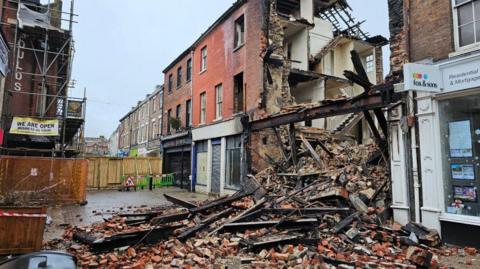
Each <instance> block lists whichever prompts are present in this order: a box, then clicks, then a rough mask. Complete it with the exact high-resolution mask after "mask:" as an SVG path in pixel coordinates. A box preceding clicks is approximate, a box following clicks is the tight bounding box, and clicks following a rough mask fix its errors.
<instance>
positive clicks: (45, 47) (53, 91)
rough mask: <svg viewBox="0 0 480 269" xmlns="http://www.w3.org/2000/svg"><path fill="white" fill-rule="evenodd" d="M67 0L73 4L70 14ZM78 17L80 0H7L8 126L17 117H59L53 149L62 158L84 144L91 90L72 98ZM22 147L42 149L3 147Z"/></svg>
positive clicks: (5, 125)
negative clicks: (80, 96) (87, 106)
mask: <svg viewBox="0 0 480 269" xmlns="http://www.w3.org/2000/svg"><path fill="white" fill-rule="evenodd" d="M46 1H47V0H43V2H46ZM64 2H70V8H69V11H67V12H65V11H64V9H63V7H64ZM77 16H78V15H77V14H74V0H64V1H62V0H48V3H41V1H40V0H7V1H4V4H3V6H2V19H1V25H2V30H3V31H4V33H6V36H7V42H8V44H9V46H10V63H11V64H10V72H9V74H8V75H7V80H6V83H5V96H4V111H3V115H2V125H3V126H2V127H3V128H4V129H7V128H9V125H10V124H11V121H12V119H13V117H15V116H17V117H18V116H28V117H31V118H37V119H40V120H46V119H57V120H58V122H59V133H60V135H59V136H58V137H56V138H55V140H54V141H52V145H53V148H52V150H51V152H52V155H54V154H55V155H56V156H59V157H66V155H68V154H66V151H67V150H68V151H77V152H78V151H81V149H82V147H81V146H80V145H83V133H84V125H85V108H86V106H85V105H86V97H85V92H84V95H83V98H71V97H69V90H70V89H72V88H74V87H75V82H74V81H73V80H72V78H71V73H72V63H73V58H74V53H75V48H74V40H73V25H74V24H75V23H77V21H76V20H75V19H76V18H77ZM25 104H27V106H28V107H27V106H25ZM75 143H76V144H77V145H74V144H75ZM23 146H25V145H23ZM74 146H76V147H75V148H74ZM19 148H20V149H22V150H25V151H28V150H30V151H32V150H33V151H35V150H36V148H35V147H30V146H28V147H18V146H16V147H15V148H14V149H10V148H9V147H8V146H7V147H6V148H4V150H3V151H4V153H5V154H9V152H11V151H18V150H19ZM79 153H80V152H78V153H77V154H79Z"/></svg>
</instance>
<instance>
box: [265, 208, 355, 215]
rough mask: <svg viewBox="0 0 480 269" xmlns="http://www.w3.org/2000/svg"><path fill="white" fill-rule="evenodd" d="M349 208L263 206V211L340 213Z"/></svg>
mask: <svg viewBox="0 0 480 269" xmlns="http://www.w3.org/2000/svg"><path fill="white" fill-rule="evenodd" d="M350 210H351V209H350V208H348V207H317V208H265V209H264V210H263V211H264V212H265V213H271V214H291V213H297V214H300V215H308V214H321V213H332V212H334V213H341V212H349V211H350Z"/></svg>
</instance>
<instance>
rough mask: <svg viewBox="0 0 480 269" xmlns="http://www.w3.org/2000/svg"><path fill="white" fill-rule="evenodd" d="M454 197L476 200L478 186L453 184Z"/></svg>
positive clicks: (463, 199)
mask: <svg viewBox="0 0 480 269" xmlns="http://www.w3.org/2000/svg"><path fill="white" fill-rule="evenodd" d="M453 198H455V199H460V200H462V201H465V202H476V201H477V188H475V187H472V186H453Z"/></svg>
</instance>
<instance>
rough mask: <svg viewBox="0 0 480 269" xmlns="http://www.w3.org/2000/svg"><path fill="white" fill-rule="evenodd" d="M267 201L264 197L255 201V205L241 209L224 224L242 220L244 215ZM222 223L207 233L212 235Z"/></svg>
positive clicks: (218, 229) (219, 228)
mask: <svg viewBox="0 0 480 269" xmlns="http://www.w3.org/2000/svg"><path fill="white" fill-rule="evenodd" d="M266 202H267V199H265V198H262V199H260V200H259V201H258V202H256V203H255V205H253V206H252V207H250V208H249V209H247V210H245V211H243V212H242V213H240V214H239V215H237V216H236V217H235V218H233V219H231V220H228V221H227V222H226V223H225V224H227V223H233V222H236V221H240V220H242V219H243V218H244V217H245V216H247V215H249V214H250V213H252V212H254V211H257V210H258V209H259V208H260V207H262V206H263V205H264V204H265V203H266ZM225 224H224V225H222V226H220V227H218V228H217V229H215V230H213V231H212V232H210V234H209V235H213V234H216V233H217V232H218V231H220V230H221V229H222V228H223V226H225Z"/></svg>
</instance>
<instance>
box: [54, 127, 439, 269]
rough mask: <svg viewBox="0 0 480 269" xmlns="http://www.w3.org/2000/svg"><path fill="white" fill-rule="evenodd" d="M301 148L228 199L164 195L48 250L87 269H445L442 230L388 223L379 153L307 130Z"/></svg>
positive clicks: (288, 151)
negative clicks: (163, 201) (160, 203)
mask: <svg viewBox="0 0 480 269" xmlns="http://www.w3.org/2000/svg"><path fill="white" fill-rule="evenodd" d="M295 141H296V143H295V144H294V145H289V143H288V141H282V143H281V144H282V145H281V147H282V150H283V151H284V157H285V158H284V159H283V160H281V161H278V162H275V163H272V167H270V168H268V169H266V170H264V171H262V172H260V173H258V174H257V175H255V176H248V178H247V179H245V181H246V182H245V186H244V189H243V191H241V192H238V193H236V194H234V195H232V196H228V197H222V198H219V199H216V200H212V201H205V202H202V203H198V204H197V203H191V202H189V201H183V200H180V199H178V198H175V197H172V196H168V195H166V198H167V200H169V201H170V202H172V203H173V204H174V205H175V206H174V207H168V208H164V209H160V210H152V211H147V212H137V213H132V214H118V215H117V216H115V217H113V218H111V219H108V220H105V221H104V222H103V223H98V224H95V225H92V226H88V227H69V228H68V229H67V230H66V232H65V235H64V238H63V240H55V241H51V242H48V244H47V245H46V248H54V249H62V248H64V249H68V251H70V252H71V253H73V254H74V255H76V256H77V258H78V259H79V263H80V266H82V267H83V268H98V267H101V268H103V267H106V268H171V267H174V268H210V266H211V265H217V266H214V268H227V267H228V268H358V267H362V268H416V267H417V266H418V267H426V268H438V267H440V265H439V262H438V255H440V254H445V253H446V251H445V250H442V249H438V248H436V247H438V245H439V244H440V240H439V236H438V234H437V232H435V231H431V230H428V229H426V228H425V227H422V226H420V225H417V224H408V225H406V226H400V225H398V224H396V223H391V222H389V219H390V215H389V210H388V208H389V196H388V193H389V186H390V183H389V181H388V175H387V169H386V161H385V160H384V159H383V154H382V152H381V151H380V150H379V149H378V148H377V147H376V146H374V145H368V146H362V145H357V144H356V143H355V141H354V140H352V139H350V138H348V137H336V136H335V135H332V134H330V133H327V132H325V131H321V130H317V129H306V128H305V129H302V130H300V132H298V133H297V136H296V139H295ZM299 145H301V146H299ZM297 146H299V147H298V148H296V147H297Z"/></svg>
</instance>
